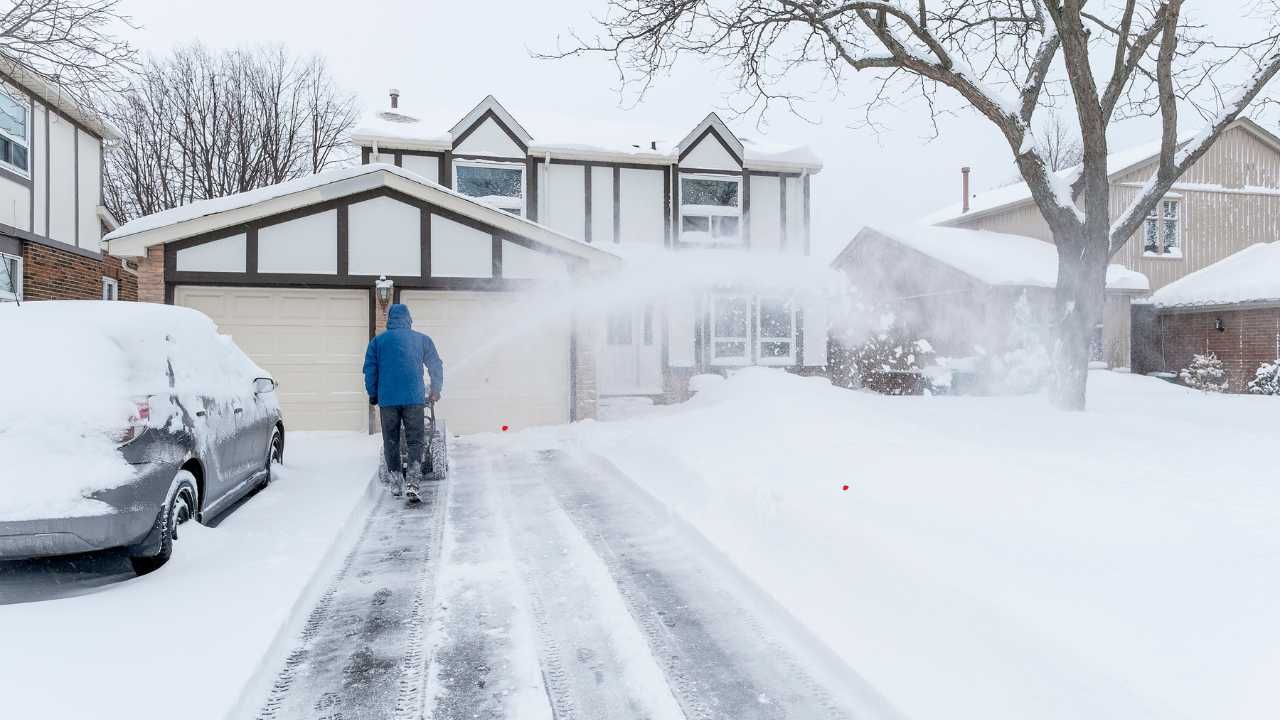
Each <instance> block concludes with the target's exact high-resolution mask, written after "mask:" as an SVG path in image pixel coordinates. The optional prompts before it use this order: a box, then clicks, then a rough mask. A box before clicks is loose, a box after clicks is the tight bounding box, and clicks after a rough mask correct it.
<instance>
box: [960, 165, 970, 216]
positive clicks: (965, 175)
mask: <svg viewBox="0 0 1280 720" xmlns="http://www.w3.org/2000/svg"><path fill="white" fill-rule="evenodd" d="M960 175H961V176H962V177H963V178H964V179H963V180H961V182H960V184H961V185H962V186H963V188H962V191H963V192H964V204H963V205H962V206H961V210H960V211H961V212H969V168H968V167H962V168H960Z"/></svg>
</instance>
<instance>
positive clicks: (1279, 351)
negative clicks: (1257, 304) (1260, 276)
mask: <svg viewBox="0 0 1280 720" xmlns="http://www.w3.org/2000/svg"><path fill="white" fill-rule="evenodd" d="M1218 320H1222V324H1223V329H1222V330H1221V331H1219V330H1218V329H1217V327H1216V326H1217V321H1218ZM1135 340H1136V338H1135ZM1148 342H1154V343H1156V344H1157V345H1158V347H1157V348H1155V351H1156V352H1154V353H1153V355H1155V356H1156V357H1163V360H1164V367H1163V368H1161V369H1163V370H1165V371H1167V372H1175V373H1176V372H1178V371H1179V370H1181V369H1182V368H1185V367H1187V366H1188V365H1190V364H1191V356H1192V355H1195V354H1197V353H1205V352H1213V353H1214V354H1216V355H1217V356H1218V359H1219V360H1221V361H1222V365H1223V368H1224V369H1225V370H1226V372H1227V381H1228V383H1229V385H1228V390H1229V391H1230V392H1233V393H1243V392H1248V384H1249V381H1250V380H1252V379H1253V376H1254V371H1255V370H1257V369H1258V366H1259V365H1261V364H1263V363H1269V362H1274V361H1275V360H1276V358H1278V357H1280V307H1269V308H1267V307H1264V308H1239V309H1223V310H1205V311H1199V312H1185V311H1182V312H1163V313H1161V314H1160V315H1159V316H1158V318H1157V319H1156V328H1155V333H1154V337H1152V338H1150V339H1149V340H1148Z"/></svg>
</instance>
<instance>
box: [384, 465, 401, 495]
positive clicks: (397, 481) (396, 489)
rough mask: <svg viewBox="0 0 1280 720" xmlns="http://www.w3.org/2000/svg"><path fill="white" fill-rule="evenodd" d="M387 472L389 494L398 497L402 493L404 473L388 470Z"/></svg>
mask: <svg viewBox="0 0 1280 720" xmlns="http://www.w3.org/2000/svg"><path fill="white" fill-rule="evenodd" d="M387 474H388V475H389V476H390V478H391V481H390V484H391V495H392V496H393V497H400V496H401V495H403V494H404V473H402V472H390V471H388V473H387Z"/></svg>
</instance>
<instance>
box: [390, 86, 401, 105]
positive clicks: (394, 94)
mask: <svg viewBox="0 0 1280 720" xmlns="http://www.w3.org/2000/svg"><path fill="white" fill-rule="evenodd" d="M398 107H400V91H399V90H397V89H395V88H391V109H392V110H395V109H396V108H398Z"/></svg>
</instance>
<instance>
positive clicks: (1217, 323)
mask: <svg viewBox="0 0 1280 720" xmlns="http://www.w3.org/2000/svg"><path fill="white" fill-rule="evenodd" d="M1213 329H1214V330H1217V331H1218V332H1226V331H1227V326H1226V324H1224V323H1223V322H1222V318H1218V319H1217V320H1214V321H1213Z"/></svg>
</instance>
